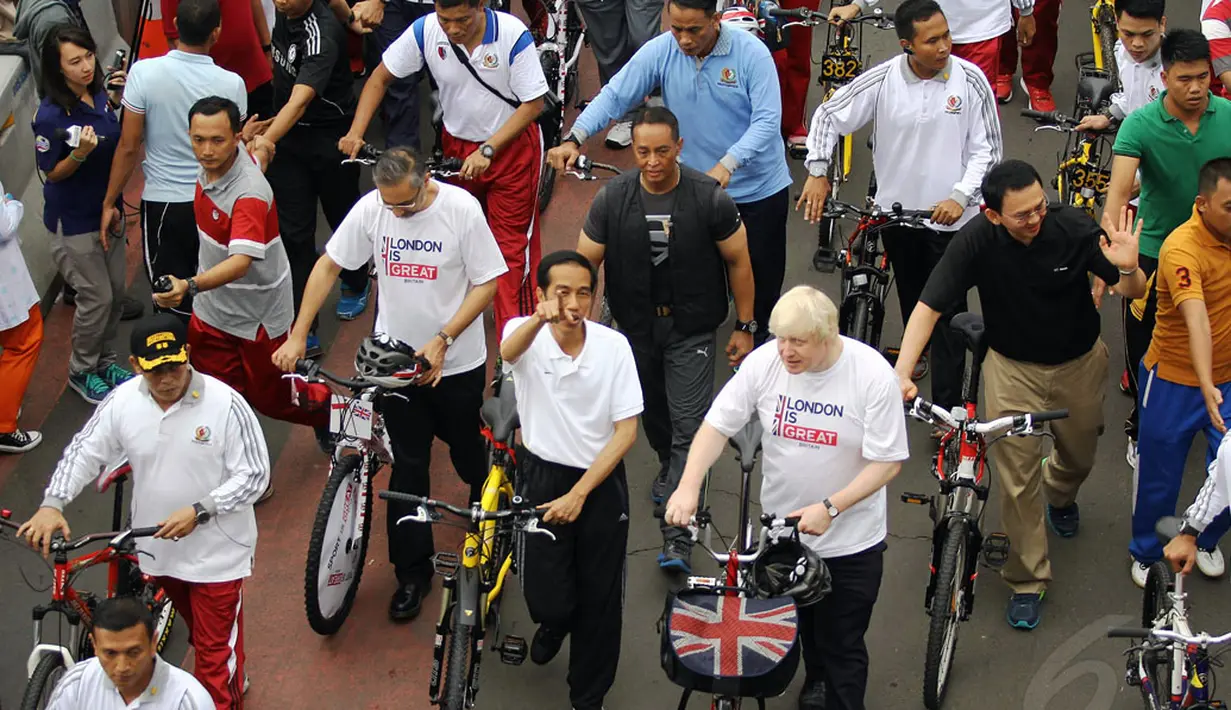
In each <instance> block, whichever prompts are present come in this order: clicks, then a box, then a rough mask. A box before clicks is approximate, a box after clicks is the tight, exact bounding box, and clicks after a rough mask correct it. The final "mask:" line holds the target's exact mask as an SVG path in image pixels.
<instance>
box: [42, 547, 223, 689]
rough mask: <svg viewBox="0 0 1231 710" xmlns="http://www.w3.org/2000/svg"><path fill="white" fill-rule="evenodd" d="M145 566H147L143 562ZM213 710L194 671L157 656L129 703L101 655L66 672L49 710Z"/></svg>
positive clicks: (57, 687)
mask: <svg viewBox="0 0 1231 710" xmlns="http://www.w3.org/2000/svg"><path fill="white" fill-rule="evenodd" d="M143 567H144V565H143ZM138 708H140V710H213V708H214V701H213V699H212V698H210V696H209V692H208V691H206V690H205V688H203V687H202V686H201V684H200V683H199V682H197V679H196V678H193V677H192V674H190V673H188V672H187V671H185V670H182V669H180V668H176V667H175V666H173V665H171V664H170V663H167V662H166V661H164V660H162V658H161V657H159V656H157V655H156V656H154V675H153V677H151V678H150V684H149V685H147V686H146V687H145V691H144V692H142V693H141V695H138V696H137V698H136V699H135V700H133V701H132V703H125V702H124V698H123V697H122V696H121V695H120V691H119V690H117V689H116V687H115V683H112V682H111V679H110V678H108V677H107V672H106V671H105V670H103V665H102V663H100V662H99V660H98V659H97V658H91V659H88V660H85V661H81V662H79V663H77V664H76V665H74V666H73V667H72V668H70V669H69V670H68V672H67V673H65V674H64V677H63V678H61V679H60V682H59V683H56V689H55V691H53V692H52V694H51V699H50V700H49V701H48V703H47V710H87V709H88V710H137V709H138Z"/></svg>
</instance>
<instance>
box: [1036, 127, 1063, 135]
mask: <svg viewBox="0 0 1231 710" xmlns="http://www.w3.org/2000/svg"><path fill="white" fill-rule="evenodd" d="M1039 131H1055V132H1056V133H1064V129H1063V128H1061V127H1060V126H1038V127H1036V128H1035V129H1034V132H1035V133H1038V132H1039Z"/></svg>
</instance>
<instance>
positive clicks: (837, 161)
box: [812, 140, 845, 274]
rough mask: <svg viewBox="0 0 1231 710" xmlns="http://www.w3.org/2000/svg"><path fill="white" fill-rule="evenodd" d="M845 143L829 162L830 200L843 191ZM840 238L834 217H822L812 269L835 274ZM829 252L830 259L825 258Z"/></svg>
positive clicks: (840, 145) (839, 145) (817, 231)
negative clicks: (837, 237) (843, 153)
mask: <svg viewBox="0 0 1231 710" xmlns="http://www.w3.org/2000/svg"><path fill="white" fill-rule="evenodd" d="M844 146H845V141H842V140H839V141H838V145H837V146H835V147H834V150H833V158H832V159H831V160H830V162H829V199H831V200H836V199H838V193H839V192H841V190H842V150H843V147H844ZM836 236H838V220H837V219H836V218H834V217H821V221H820V222H819V223H818V224H817V227H816V252H815V253H814V254H813V255H812V268H813V269H816V270H817V271H818V272H820V273H823V274H828V273H833V271H834V269H836V268H837V266H838V250H839V248H840V245H839V243H838V240H837V239H836V238H835V237H836ZM826 251H828V252H829V253H830V259H828V260H827V259H825V258H823V255H824V254H823V253H824V252H826Z"/></svg>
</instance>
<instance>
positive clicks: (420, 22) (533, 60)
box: [381, 10, 547, 143]
mask: <svg viewBox="0 0 1231 710" xmlns="http://www.w3.org/2000/svg"><path fill="white" fill-rule="evenodd" d="M484 13H485V14H486V17H487V28H486V29H485V30H484V32H483V40H482V41H481V42H480V43H479V46H478V47H475V50H474V51H473V52H470V53H469V55H470V56H469V61H470V66H472V67H474V70H475V72H476V73H477V74H478V75H479V76H480V77H482V78H483V81H485V82H487V85H488V86H490V87H492V88H493V89H495V90H496V91H498V92H500V94H501V95H503V96H505V97H506V98H508V99H511V100H513V101H516V102H518V103H525V102H527V101H533V100H535V99H537V98H539V97H540V96H543V95H544V94H546V93H547V79H546V77H544V76H543V66H542V64H541V63H540V62H539V55H538V52H537V50H535V47H534V38H533V37H531V36H530V31H529V30H528V29H526V25H525V24H523V23H522V21H521V20H519V19H517V18H516V17H514V16H512V15H510V14H508V13H505V12H497V11H495V10H484ZM460 49H461V52H462V54H463V55H465V54H467V52H466V48H465V47H461V48H460ZM425 57H426V64H427V69H428V71H429V72H430V73H431V75H432V76H433V77H434V78H435V79H436V84H437V85H438V86H439V87H440V107H441V109H442V111H443V112H444V124H445V130H446V131H448V132H449V135H451V136H453V137H454V138H460V139H461V140H465V141H472V142H475V143H482V142H483V141H486V140H487V139H489V138H491V137H492V135H493V134H494V133H495V132H496V131H498V130H500V127H501V126H503V125H504V123H505V121H508V120H509V117H510V116H512V115H513V111H514V109H513V107H512V106H510V105H509V104H508V103H507V102H505V101H502V100H501V99H500V98H499V97H497V96H495V95H494V94H492V92H491V91H488V90H487V89H486V88H485V87H484V86H483V85H482V84H480V83H479V82H478V81H476V80H475V78H474V76H472V75H471V73H470V70H469V69H467V68H466V67H465V66H464V65H463V64H462V63H461V62H460V61H459V60H458V57H457V53H456V52H455V51H454V50H453V47H452V46H451V43H450V42H449V36H448V35H447V34H446V33H445V31H444V28H442V27H441V26H440V20H438V19H436V13H432V14H430V15H424V16H423V17H420V18H419V19H417V20H415V21H414V22H413V23H411V26H410V27H409V28H407V30H406V31H405V32H403V33H402V36H401V37H399V38H398V39H397V40H396V41H395V42H394V43H393V44H391V45H389V48H388V49H386V50H385V53H384V55H383V56H382V57H381V61H382V62H383V63H384V65H385V67H386V68H387V69H388V70H389V71H390V72H391V73H392V74H393V75H394V76H396V77H398V78H402V77H407V76H410V75H411V74H414V73H415V72H417V71H419V70H420V69H422V68H423V66H424V59H425Z"/></svg>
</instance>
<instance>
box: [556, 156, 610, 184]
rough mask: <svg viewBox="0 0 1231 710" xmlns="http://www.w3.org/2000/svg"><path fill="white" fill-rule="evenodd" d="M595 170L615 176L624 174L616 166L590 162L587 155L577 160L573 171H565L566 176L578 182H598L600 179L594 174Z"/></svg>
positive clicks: (574, 162)
mask: <svg viewBox="0 0 1231 710" xmlns="http://www.w3.org/2000/svg"><path fill="white" fill-rule="evenodd" d="M595 168H598V169H599V170H605V171H607V172H609V173H612V174H613V175H619V174H620V173H621V172H623V171H622V170H620V169H619V168H617V167H616V166H614V165H608V164H607V163H596V162H594V161H593V160H590V158H589V156H585V155H579V156H577V160H575V161H573V168H572V169H571V170H565V171H564V172H565V174H566V175H572V176H573V177H575V178H577V179H578V180H597V179H598V178H597V177H595V176H594V174H593V173H594V169H595Z"/></svg>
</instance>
